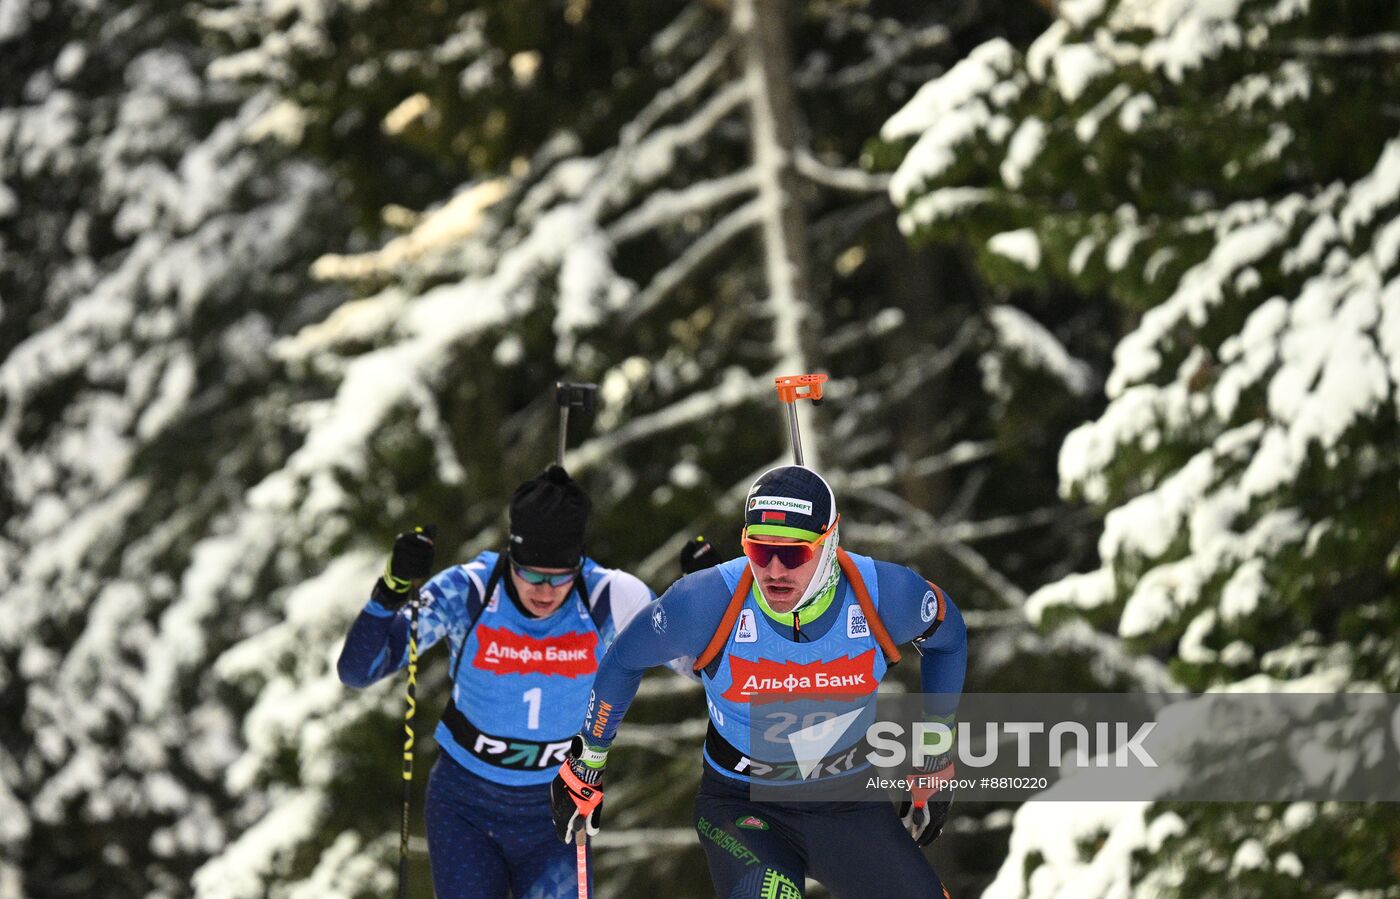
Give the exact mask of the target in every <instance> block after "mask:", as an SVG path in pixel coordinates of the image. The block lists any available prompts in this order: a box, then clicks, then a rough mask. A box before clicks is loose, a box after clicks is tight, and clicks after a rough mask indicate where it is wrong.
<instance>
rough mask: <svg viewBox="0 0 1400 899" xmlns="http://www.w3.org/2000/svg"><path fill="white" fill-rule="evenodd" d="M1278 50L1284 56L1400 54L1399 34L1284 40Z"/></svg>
mask: <svg viewBox="0 0 1400 899" xmlns="http://www.w3.org/2000/svg"><path fill="white" fill-rule="evenodd" d="M1279 52H1280V53H1281V54H1283V55H1285V56H1290V57H1291V56H1329V57H1347V56H1373V55H1381V56H1397V55H1400V34H1396V33H1395V32H1393V31H1392V32H1387V33H1384V34H1368V35H1366V36H1364V37H1343V36H1341V35H1333V36H1331V37H1325V38H1321V39H1319V40H1306V39H1302V40H1296V41H1288V42H1285V43H1284V44H1283V45H1282V46H1281V47H1280V48H1279Z"/></svg>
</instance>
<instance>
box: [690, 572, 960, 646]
mask: <svg viewBox="0 0 1400 899" xmlns="http://www.w3.org/2000/svg"><path fill="white" fill-rule="evenodd" d="M836 560H837V561H838V562H839V563H840V564H841V571H842V573H843V574H845V575H846V580H847V581H849V582H850V584H851V589H852V590H854V591H855V594H856V602H858V603H859V604H860V611H861V613H862V614H863V615H865V620H866V621H867V622H868V623H869V624H870V633H871V634H873V635H874V637H875V642H876V643H878V644H880V651H881V652H883V653H884V654H885V659H886V661H888V662H889V663H890V664H891V665H893V664H895V663H896V662H898V661H899V660H900V659H901V658H902V656H901V655H900V652H899V649H898V648H897V647H896V646H895V645H894V641H893V640H891V639H890V632H889V631H887V630H885V623H884V622H883V621H881V620H880V613H879V612H877V611H876V610H875V601H874V600H872V599H871V598H870V591H869V590H867V589H865V580H864V579H863V578H862V577H861V576H860V571H859V570H858V569H857V568H856V563H855V562H854V561H852V559H851V556H850V554H849V553H847V552H846V551H845V550H844V549H841V548H840V547H837V549H836ZM929 586H933V585H932V584H930V585H929ZM752 588H753V569H751V568H749V567H748V566H747V565H745V566H744V573H743V574H741V575H740V576H739V585H738V586H737V587H735V588H734V595H733V596H731V597H729V608H727V609H725V610H724V617H723V618H722V619H720V622H719V627H718V628H716V629H715V635H714V636H713V637H711V638H710V645H708V646H706V647H705V651H704V652H702V653H701V654H700V657H699V658H698V659H696V660H695V666H694V667H693V668H692V669H691V670H693V671H696V672H699V671H702V670H703V669H704V668H705V666H706V665H708V664H710V662H712V661H714V658H715V656H717V655H719V652H720V650H721V649H723V648H724V644H725V643H727V642H729V635H730V634H732V633H733V632H734V622H735V621H736V620H737V619H738V618H739V609H740V608H742V607H743V605H744V598H745V597H747V596H748V595H749V590H750V589H752ZM934 591H935V594H936V595H937V596H938V619H939V620H940V621H942V620H943V591H942V590H939V589H938V588H937V587H934Z"/></svg>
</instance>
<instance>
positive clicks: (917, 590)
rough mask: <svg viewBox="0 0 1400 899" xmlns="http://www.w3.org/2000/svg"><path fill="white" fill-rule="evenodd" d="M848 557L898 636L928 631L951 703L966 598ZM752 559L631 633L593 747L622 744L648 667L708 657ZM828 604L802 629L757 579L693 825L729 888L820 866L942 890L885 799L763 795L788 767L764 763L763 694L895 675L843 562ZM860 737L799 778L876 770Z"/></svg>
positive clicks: (818, 872) (886, 895)
mask: <svg viewBox="0 0 1400 899" xmlns="http://www.w3.org/2000/svg"><path fill="white" fill-rule="evenodd" d="M850 558H851V560H852V561H853V562H854V563H855V566H856V569H857V570H858V571H859V573H860V575H861V580H862V581H863V582H864V584H865V587H866V589H867V591H868V593H869V596H870V599H871V600H873V602H874V606H875V609H876V610H877V612H878V615H879V618H880V620H881V621H882V622H883V623H884V625H885V627H886V628H887V630H888V632H889V635H890V637H891V639H892V640H893V642H894V643H895V644H903V643H908V642H910V641H916V646H918V648H919V651H920V652H921V654H922V655H921V660H920V674H921V687H922V690H923V693H924V694H926V695H934V696H937V697H939V699H940V701H941V702H943V703H945V708H943V709H942V711H944V712H947V713H951V712H952V711H954V710H955V705H956V701H957V697H958V696H959V695H960V694H961V692H962V685H963V676H964V673H965V670H966V666H967V630H966V627H965V626H964V624H963V620H962V615H961V613H960V612H959V611H958V609H957V606H955V605H954V604H953V603H952V601H951V600H948V599H947V597H946V595H945V594H943V593H942V591H941V590H939V589H938V588H936V587H933V586H932V585H931V584H930V583H929V582H928V581H925V580H924V579H923V578H922V577H920V576H919V575H918V574H916V573H915V572H913V571H911V570H910V569H908V568H906V567H904V566H902V565H896V564H893V563H889V562H879V561H875V560H873V559H870V558H867V557H864V556H858V555H854V554H852V555H851V556H850ZM747 564H748V561H747V560H746V559H743V558H740V559H734V560H732V561H729V562H725V563H723V564H721V565H719V566H717V567H715V568H712V569H709V570H708V571H702V572H697V573H695V574H691V575H688V576H686V577H684V578H682V579H681V580H680V581H678V582H677V583H675V584H674V585H673V586H672V587H671V588H670V589H669V590H668V591H666V593H665V595H664V596H662V598H661V600H660V602H659V603H657V604H656V606H654V607H653V608H652V610H651V613H650V615H649V616H647V617H639V618H637V619H636V620H634V621H633V622H632V624H631V626H629V627H628V628H627V630H625V631H624V632H623V633H622V635H621V636H620V637H619V638H618V640H617V642H616V643H614V644H613V646H612V648H611V649H610V650H609V651H608V654H607V656H606V657H605V658H604V659H603V664H602V666H601V667H600V668H599V670H598V677H597V680H596V681H595V684H594V694H595V695H594V699H593V701H592V702H591V704H590V707H589V714H588V717H587V719H586V720H585V722H584V731H583V734H584V737H585V739H586V740H587V741H588V742H589V743H590V744H592V745H594V746H596V747H599V748H606V747H607V746H609V745H611V743H612V740H613V737H614V735H615V734H616V732H617V727H618V724H619V723H620V722H621V721H622V717H623V715H624V714H625V713H626V711H627V706H628V705H629V704H630V703H631V701H632V699H633V697H634V696H635V695H636V691H637V688H638V685H639V684H640V681H641V678H642V673H643V672H644V671H646V669H648V668H651V667H654V666H658V665H663V664H666V663H667V662H669V661H671V660H673V659H676V658H679V657H690V658H700V657H702V654H703V652H704V650H705V648H706V646H707V644H708V643H709V641H710V639H711V637H712V636H713V635H715V633H716V630H717V629H718V628H719V627H720V623H721V619H722V617H723V616H724V613H725V611H726V608H727V607H728V606H729V604H730V600H731V597H732V596H734V595H735V591H736V588H737V586H738V584H739V581H740V577H741V575H742V573H743V571H744V566H746V565H747ZM827 603H828V604H827V605H826V607H825V608H824V609H817V608H815V607H814V608H813V609H812V612H813V614H814V617H813V619H812V620H810V621H809V620H807V619H806V618H803V619H801V620H800V621H799V622H798V623H799V625H800V630H798V629H795V628H794V627H793V621H792V617H793V616H792V614H791V613H787V614H785V615H784V614H780V613H776V612H774V611H772V610H771V609H770V608H769V607H768V605H767V603H766V602H764V601H763V598H762V595H761V592H760V591H759V590H758V588H757V586H756V585H755V587H754V588H753V589H752V590H750V591H749V593H748V595H747V596H746V597H745V598H744V600H743V605H742V606H741V608H740V611H739V613H738V617H737V619H736V620H735V624H734V626H733V628H732V632H731V633H730V634H729V635H728V639H727V641H726V642H725V644H724V648H723V652H722V654H721V655H719V656H717V657H716V658H715V659H714V660H713V661H712V662H711V663H710V664H708V665H707V666H706V668H705V669H704V672H703V676H702V677H701V682H702V684H703V685H704V688H705V693H706V699H707V704H708V707H709V716H710V724H709V731H708V733H707V735H706V739H705V748H704V753H703V754H704V771H703V773H702V777H701V781H700V789H699V792H698V794H697V796H696V801H695V827H696V830H697V831H698V832H699V835H700V842H701V845H702V846H703V847H704V850H705V854H706V858H707V861H708V863H709V867H710V875H711V878H712V879H713V881H714V887H715V892H716V894H717V895H718V896H720V897H724V899H752V897H778V899H797V897H801V896H802V895H803V889H804V884H805V880H806V877H807V876H808V875H810V876H812V877H813V878H814V879H816V880H817V881H819V882H821V883H822V884H824V885H825V886H826V887H827V888H828V889H830V890H831V892H832V893H833V895H835V896H838V897H866V896H880V897H882V899H894V897H904V896H908V897H914V896H918V897H921V899H926V897H930V896H942V895H944V891H943V887H942V884H941V883H940V881H939V879H938V875H937V874H936V873H934V870H933V867H932V866H931V865H930V864H929V862H928V861H927V859H926V858H925V857H924V854H923V852H922V851H921V850H920V849H919V847H918V846H917V844H916V843H915V842H914V840H913V839H911V838H910V836H909V834H908V833H907V832H905V830H904V828H903V826H902V825H901V822H900V820H899V818H898V816H897V815H896V813H895V810H894V808H893V806H892V805H891V804H890V802H889V801H888V800H887V799H886V800H885V801H882V802H870V801H863V802H855V801H810V800H807V799H804V801H800V802H788V801H783V800H782V799H775V798H772V790H773V789H774V788H773V787H771V786H768V787H767V788H766V792H765V793H764V794H763V796H762V798H761V799H759V800H756V799H755V798H753V797H752V795H751V788H752V787H754V786H755V784H756V783H764V784H768V783H772V777H773V776H777V777H779V778H781V777H782V776H784V774H785V772H784V771H782V770H778V769H779V768H780V766H781V765H782V764H784V763H783V762H780V761H778V760H775V759H771V758H770V759H767V760H765V756H764V747H763V746H761V745H759V746H755V745H753V744H754V743H755V741H756V740H757V739H758V738H757V737H756V736H755V735H757V734H760V733H763V732H764V730H765V727H766V724H765V727H759V728H757V729H754V728H753V725H754V723H755V722H756V721H758V720H759V716H760V715H761V714H764V712H762V711H761V707H760V703H763V702H765V701H767V700H770V699H782V698H783V695H782V694H783V692H784V691H788V692H789V693H791V692H792V691H793V690H794V684H796V683H798V682H802V683H809V684H811V685H813V688H814V689H815V690H817V691H819V692H820V691H821V690H823V689H826V688H827V687H830V690H831V692H832V693H847V694H856V695H864V696H865V700H864V701H865V702H866V703H867V704H868V699H869V698H870V696H871V694H873V693H874V692H875V689H876V687H877V686H878V683H879V681H880V679H881V678H882V677H883V676H884V675H885V673H886V670H887V663H886V659H885V656H884V655H883V653H882V652H881V649H880V647H879V646H878V645H877V642H876V638H875V636H874V634H873V632H872V631H873V629H872V627H871V626H870V622H868V621H867V620H866V617H865V614H864V612H863V611H862V609H861V607H860V604H859V602H858V600H857V598H856V596H855V593H854V590H853V589H852V587H851V584H850V581H849V579H848V578H847V576H846V575H845V574H844V573H843V574H842V575H841V577H840V579H839V581H838V582H837V584H836V589H835V592H834V594H832V595H831V597H830V599H828V600H827ZM948 704H951V706H952V707H947V706H948ZM768 707H771V706H768ZM777 714H778V715H780V716H781V715H782V714H783V713H781V712H779V713H777ZM790 717H796V716H790ZM780 720H781V719H780ZM791 723H794V724H795V723H796V722H791ZM774 739H776V738H774ZM849 748H850V747H846V746H844V745H840V746H839V748H837V749H836V750H835V751H834V752H832V754H831V755H830V757H829V758H828V759H826V760H824V761H823V762H822V764H821V765H819V766H818V768H819V769H820V770H815V771H808V772H803V773H802V774H801V776H800V777H799V776H797V775H793V780H794V781H800V782H801V783H795V784H794V787H795V788H799V789H806V788H807V787H808V786H810V785H812V784H813V782H814V781H821V779H822V778H824V777H829V778H830V780H829V781H827V783H828V784H830V783H833V782H834V781H835V780H836V779H840V778H849V777H859V778H862V780H864V779H865V778H866V776H867V775H868V774H869V771H870V770H871V769H870V768H869V766H868V764H867V763H865V762H864V761H863V756H859V755H858V753H856V752H850V751H848V749H849ZM862 772H864V773H862ZM783 789H785V787H783ZM843 795H844V794H843Z"/></svg>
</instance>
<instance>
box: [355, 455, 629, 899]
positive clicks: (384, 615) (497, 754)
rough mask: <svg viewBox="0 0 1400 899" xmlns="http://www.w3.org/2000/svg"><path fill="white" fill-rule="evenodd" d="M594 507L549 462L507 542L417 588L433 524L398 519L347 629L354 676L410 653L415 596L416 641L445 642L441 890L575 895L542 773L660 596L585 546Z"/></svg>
mask: <svg viewBox="0 0 1400 899" xmlns="http://www.w3.org/2000/svg"><path fill="white" fill-rule="evenodd" d="M591 509H592V503H591V502H590V501H589V498H588V494H587V493H585V492H584V491H583V488H582V487H580V486H579V485H578V484H577V483H575V481H574V480H573V478H571V477H569V473H568V472H567V471H565V470H564V469H563V468H561V467H559V466H557V465H551V466H550V467H549V468H547V469H546V470H545V471H543V472H541V473H540V474H539V475H537V476H536V477H533V478H531V479H530V480H528V481H525V482H524V483H522V484H521V485H520V486H519V487H517V488H516V489H515V492H514V493H513V494H512V495H511V498H510V506H509V520H510V528H509V537H508V539H507V543H506V546H505V548H504V549H503V551H502V552H499V553H496V552H483V553H481V554H480V555H478V556H477V557H476V558H475V559H473V560H472V561H470V562H468V563H466V564H464V565H454V566H451V567H449V568H447V569H444V570H443V571H440V572H438V574H437V575H435V576H434V577H432V578H431V579H430V580H428V582H427V583H426V584H424V585H423V587H422V589H421V590H420V591H418V592H417V593H416V594H415V593H414V591H413V589H412V587H413V582H414V581H415V580H417V579H420V578H426V577H427V576H428V575H429V574H430V573H431V571H432V557H433V548H434V547H433V543H434V539H435V537H436V533H435V531H434V530H433V529H432V528H418V529H415V530H412V531H408V532H405V533H403V534H400V535H399V537H398V539H397V540H396V541H395V542H394V549H393V552H392V554H391V555H390V558H389V561H388V562H387V564H386V565H385V570H384V573H383V575H382V576H381V577H380V578H379V579H378V580H377V581H376V582H375V587H374V591H373V597H372V599H371V600H370V602H369V603H368V604H367V605H366V606H365V608H364V610H363V611H362V612H361V613H360V615H359V617H358V618H356V620H355V623H354V624H353V625H352V626H351V628H350V634H349V636H348V637H347V638H346V641H345V648H344V650H343V651H342V653H341V657H340V663H339V670H340V677H341V680H343V681H344V682H345V683H347V684H349V685H351V686H354V687H364V686H367V685H369V684H371V683H373V682H375V681H377V680H379V679H381V678H383V677H386V676H388V675H390V674H392V673H393V672H395V671H398V670H400V669H401V668H403V667H404V665H405V664H406V662H407V655H408V653H407V643H408V628H409V618H408V614H407V609H406V605H407V602H408V600H409V599H410V598H413V597H415V596H416V599H417V604H418V610H419V611H418V614H419V628H420V639H419V648H420V650H421V651H426V650H427V649H428V648H429V647H431V646H432V645H433V644H434V643H437V642H438V641H440V640H444V639H445V640H446V642H447V643H448V645H449V651H450V671H451V679H452V693H451V698H450V699H449V701H448V703H447V708H446V710H445V711H444V712H443V716H442V721H441V723H440V724H439V725H438V727H437V732H436V734H435V736H436V738H437V742H438V745H439V746H441V748H442V754H441V755H440V756H439V758H438V761H437V763H436V764H435V765H434V766H433V770H432V774H431V775H430V777H429V781H428V795H427V808H426V812H425V815H426V818H427V833H428V855H429V859H430V861H431V863H432V872H433V886H434V890H435V892H436V895H437V896H438V897H439V899H496V897H500V899H504V897H505V896H506V895H507V893H510V894H513V895H516V896H526V895H528V896H531V897H540V899H550V897H564V896H574V895H577V891H578V886H577V883H576V873H575V872H576V870H577V865H576V861H575V857H574V851H573V847H571V846H565V845H564V844H562V843H560V842H559V841H558V839H557V838H556V837H555V835H554V826H553V824H552V823H551V821H550V799H549V782H550V780H551V778H552V777H553V776H554V771H555V769H556V768H557V767H558V765H559V763H560V761H561V760H562V759H563V758H564V753H565V750H566V749H567V747H568V744H569V739H570V737H571V736H572V735H573V734H574V733H576V732H577V731H578V729H579V727H580V726H581V725H582V723H583V710H584V708H585V706H586V705H587V703H588V697H589V693H590V691H591V688H592V685H593V676H594V674H595V673H596V671H597V668H598V662H599V660H600V659H602V657H603V653H604V651H605V650H606V649H607V647H608V646H609V645H610V644H611V643H612V641H613V639H614V638H615V637H616V636H617V634H619V633H620V632H621V631H622V629H623V628H624V627H625V626H626V625H627V623H628V622H629V621H631V620H632V618H633V617H635V616H636V615H637V614H638V613H639V612H641V611H642V610H643V609H645V608H646V607H647V606H648V605H649V604H650V603H651V601H652V600H653V599H655V594H653V593H652V592H651V590H649V589H648V588H647V587H646V585H645V584H643V583H642V582H641V581H640V580H638V579H637V578H636V577H634V576H632V575H631V574H628V573H627V572H625V571H619V570H615V569H610V568H604V567H602V566H600V565H599V564H597V563H596V562H594V561H593V560H592V559H590V558H588V557H587V556H586V555H584V544H585V536H586V532H587V528H588V517H589V512H590V511H591ZM502 597H505V599H506V601H502ZM590 869H591V866H590Z"/></svg>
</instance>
